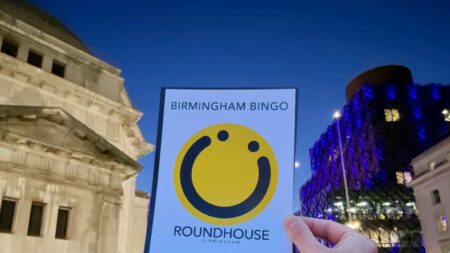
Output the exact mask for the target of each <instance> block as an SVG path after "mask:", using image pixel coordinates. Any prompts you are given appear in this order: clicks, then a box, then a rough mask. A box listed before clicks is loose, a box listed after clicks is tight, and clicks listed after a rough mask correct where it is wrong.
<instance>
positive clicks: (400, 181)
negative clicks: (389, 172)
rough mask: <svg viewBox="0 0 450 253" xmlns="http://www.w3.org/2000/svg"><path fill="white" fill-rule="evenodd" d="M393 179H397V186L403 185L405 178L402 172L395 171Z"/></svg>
mask: <svg viewBox="0 0 450 253" xmlns="http://www.w3.org/2000/svg"><path fill="white" fill-rule="evenodd" d="M395 177H396V178H397V184H405V176H404V175H403V172H400V171H397V172H396V173H395Z"/></svg>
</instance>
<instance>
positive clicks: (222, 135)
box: [217, 130, 229, 141]
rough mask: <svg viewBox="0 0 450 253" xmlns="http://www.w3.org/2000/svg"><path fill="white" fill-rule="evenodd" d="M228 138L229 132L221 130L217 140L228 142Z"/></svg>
mask: <svg viewBox="0 0 450 253" xmlns="http://www.w3.org/2000/svg"><path fill="white" fill-rule="evenodd" d="M228 136H229V135H228V132H227V131H225V130H221V131H219V132H218V133H217V139H219V141H226V140H227V139H228Z"/></svg>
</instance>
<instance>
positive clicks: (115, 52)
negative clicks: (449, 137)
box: [30, 0, 450, 203]
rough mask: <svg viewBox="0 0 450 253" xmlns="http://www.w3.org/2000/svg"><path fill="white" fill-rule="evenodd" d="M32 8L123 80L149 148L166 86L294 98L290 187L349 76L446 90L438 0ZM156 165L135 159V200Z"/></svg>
mask: <svg viewBox="0 0 450 253" xmlns="http://www.w3.org/2000/svg"><path fill="white" fill-rule="evenodd" d="M30 2H32V3H34V4H35V5H37V6H39V7H41V8H42V9H44V10H46V11H48V12H49V13H50V14H52V15H54V16H55V17H57V18H58V19H59V20H61V21H62V22H63V23H64V24H66V25H67V26H68V27H69V28H70V29H71V30H72V31H73V32H74V33H75V34H77V35H78V36H79V37H80V38H81V40H83V41H84V43H85V44H86V45H87V47H88V48H89V49H90V50H91V52H92V53H93V54H94V55H95V56H97V57H98V58H100V59H102V60H104V61H106V62H108V63H110V64H112V65H114V66H117V67H119V68H120V69H122V70H123V77H124V78H125V80H126V82H125V85H126V88H127V90H128V92H129V95H130V97H131V100H132V101H133V104H134V106H135V107H136V108H137V109H139V110H140V111H142V112H144V117H143V118H142V120H141V121H140V127H141V128H142V130H143V133H144V136H145V138H146V139H147V140H148V141H149V142H151V143H156V126H157V120H158V119H157V115H158V107H159V94H160V88H161V87H162V86H165V87H170V86H176V87H183V86H189V87H194V86H195V87H197V86H198V87H277V86H280V87H282V86H289V87H292V86H295V87H298V89H299V108H298V129H297V131H298V133H297V136H298V139H297V152H296V156H297V159H298V160H299V161H300V162H301V167H300V168H299V169H298V170H296V184H297V187H298V185H301V184H302V183H303V182H304V181H305V180H306V179H307V178H308V177H309V176H310V165H309V154H308V150H309V148H310V147H312V145H313V143H314V142H315V140H317V139H318V138H319V136H320V134H321V133H322V132H324V131H325V129H326V127H327V125H328V124H330V123H331V121H332V113H333V112H334V111H335V110H336V109H340V108H341V107H342V106H343V105H344V103H345V96H344V89H345V86H346V84H347V83H348V82H349V81H350V80H351V79H352V78H353V77H354V76H355V75H357V74H358V73H360V72H362V71H364V70H366V69H369V68H372V67H375V66H378V65H384V64H402V65H406V66H408V67H409V68H410V69H411V70H412V72H413V76H414V80H415V81H416V82H418V83H424V84H425V83H428V82H441V83H449V82H450V16H449V13H450V2H449V1H446V0H442V1H439V0H435V1H392V0H383V1H379V0H377V1H337V0H336V1H299V0H297V1H281V0H278V1H263V0H254V1H246V0H226V1H225V0H220V1H218V0H217V1H216V0H205V1H196V0H189V1H185V0H184V1H173V0H158V1H153V0H140V1H136V0H134V1H124V0H120V1H119V0H101V1H100V0H92V1H86V0H76V1H75V0H64V1H57V0H30ZM153 162H154V153H152V154H149V155H148V156H147V157H145V158H143V159H141V160H140V163H141V164H142V165H143V166H144V171H143V172H142V173H141V174H140V175H139V177H138V188H139V189H141V190H145V191H150V189H151V188H150V187H151V180H152V175H153ZM295 191H296V192H295V196H297V197H296V201H297V202H296V203H298V199H297V198H298V193H297V192H298V190H295Z"/></svg>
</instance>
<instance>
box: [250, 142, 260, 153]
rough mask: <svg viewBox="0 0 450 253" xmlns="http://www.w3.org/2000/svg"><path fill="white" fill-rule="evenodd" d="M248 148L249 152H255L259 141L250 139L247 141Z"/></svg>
mask: <svg viewBox="0 0 450 253" xmlns="http://www.w3.org/2000/svg"><path fill="white" fill-rule="evenodd" d="M248 150H249V151H250V152H256V151H258V150H259V143H258V142H257V141H251V142H249V143H248Z"/></svg>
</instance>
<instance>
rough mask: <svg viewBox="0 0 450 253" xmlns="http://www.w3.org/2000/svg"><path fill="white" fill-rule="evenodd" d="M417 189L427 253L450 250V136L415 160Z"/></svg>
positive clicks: (415, 183)
mask: <svg viewBox="0 0 450 253" xmlns="http://www.w3.org/2000/svg"><path fill="white" fill-rule="evenodd" d="M412 165H413V168H414V174H415V178H414V180H413V181H411V182H410V183H409V184H408V186H409V187H412V188H413V189H414V196H415V197H416V205H417V209H418V211H419V219H420V226H421V227H422V235H423V241H424V244H425V249H426V251H427V253H448V252H450V229H449V227H448V218H450V137H448V138H446V139H444V140H443V141H441V142H440V143H438V144H436V145H435V146H433V147H431V148H430V149H428V150H426V151H425V152H423V153H422V154H420V155H419V156H417V157H416V158H414V159H413V161H412Z"/></svg>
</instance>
